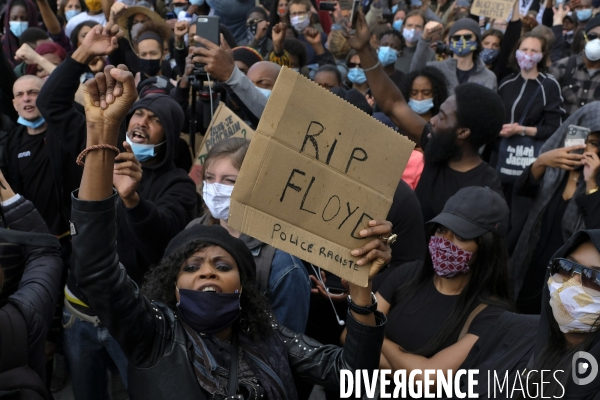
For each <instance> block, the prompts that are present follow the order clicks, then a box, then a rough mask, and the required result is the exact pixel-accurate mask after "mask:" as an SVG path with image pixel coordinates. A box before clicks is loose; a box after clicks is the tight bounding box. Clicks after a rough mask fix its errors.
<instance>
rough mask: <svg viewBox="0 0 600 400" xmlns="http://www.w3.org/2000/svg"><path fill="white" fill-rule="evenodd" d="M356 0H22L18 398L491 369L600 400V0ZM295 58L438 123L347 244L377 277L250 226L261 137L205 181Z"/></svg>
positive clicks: (259, 394) (155, 393)
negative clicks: (237, 211)
mask: <svg viewBox="0 0 600 400" xmlns="http://www.w3.org/2000/svg"><path fill="white" fill-rule="evenodd" d="M349 3H352V2H347V1H334V2H324V1H319V0H118V1H115V0H58V2H57V1H56V0H35V1H34V0H8V2H6V0H4V1H3V0H0V7H1V14H0V19H1V20H2V25H3V27H4V29H3V31H2V32H1V33H0V35H1V42H2V54H1V56H0V210H1V213H0V216H1V219H0V224H1V225H2V226H1V227H0V307H1V308H0V398H15V399H52V398H54V397H56V396H58V395H59V394H60V393H64V392H65V390H66V391H69V392H70V393H71V396H73V397H74V398H75V400H108V399H119V400H120V399H127V398H132V399H175V398H178V399H179V398H181V399H192V398H193V399H226V398H228V399H229V398H243V399H246V400H248V399H256V400H258V399H270V400H278V399H291V400H294V399H304V400H308V399H310V398H312V399H315V398H317V397H315V396H317V395H316V393H317V392H319V393H320V395H321V396H323V397H324V398H327V399H328V400H331V399H338V398H340V381H341V378H340V376H341V372H342V370H351V371H355V370H366V371H369V372H370V371H374V370H380V369H385V370H390V373H391V374H393V373H394V372H395V371H406V374H407V375H408V374H413V375H414V376H415V377H416V379H415V382H414V384H415V385H419V386H421V387H423V386H425V385H431V381H429V380H428V379H427V378H426V376H425V375H424V374H423V373H422V371H424V370H427V369H430V370H437V374H438V377H439V376H442V377H445V378H448V377H452V376H453V373H456V371H458V370H459V369H478V370H480V371H481V378H482V379H480V381H479V384H478V385H476V386H475V391H476V393H477V395H478V396H479V398H490V399H491V398H504V399H510V398H522V399H529V398H540V397H539V395H540V390H542V392H541V393H543V394H542V396H549V397H544V398H551V397H554V398H564V399H568V400H572V399H581V400H585V399H588V400H599V399H600V377H597V378H596V379H592V380H591V382H587V383H585V384H581V382H580V381H578V380H577V379H576V376H577V375H578V374H581V370H580V369H579V368H578V366H577V364H576V363H575V362H574V361H572V360H574V357H577V355H578V354H581V352H585V353H587V354H588V355H591V357H593V358H595V360H599V361H600V147H599V142H600V1H597V0H572V1H571V2H570V3H565V2H561V1H556V2H553V1H552V0H544V1H540V0H529V1H527V0H516V1H515V2H514V5H513V7H512V10H511V12H510V13H509V15H508V16H507V17H506V18H496V19H490V18H487V17H485V16H479V15H475V14H476V12H477V8H476V7H475V4H473V3H472V2H471V1H470V0H456V1H454V2H450V1H449V0H437V2H436V1H435V0H361V1H360V2H359V3H360V9H361V10H360V11H356V15H354V18H353V16H352V13H353V12H352V6H350V7H348V6H347V5H348V4H349ZM480 3H481V2H480ZM207 16H208V17H209V18H208V20H209V21H215V19H213V18H212V17H218V22H217V23H216V25H214V27H215V29H217V27H218V32H217V31H215V32H214V33H215V35H214V36H216V38H215V37H212V38H211V37H208V36H207V35H206V31H205V30H204V29H203V27H202V26H201V24H198V21H206V20H207V18H205V17H207ZM351 21H354V22H353V23H352V22H351ZM200 30H201V31H200ZM203 34H205V36H204V37H203V36H202V35H203ZM282 68H290V69H292V70H294V71H296V72H297V73H299V74H301V75H303V76H304V77H306V78H307V79H310V80H312V81H314V82H315V84H317V85H319V86H321V88H322V90H324V91H325V90H328V91H331V92H333V93H334V94H335V95H337V96H339V97H340V98H342V99H344V100H345V101H347V102H349V103H351V104H352V105H354V106H356V108H357V110H356V111H355V112H357V113H366V114H367V115H362V114H361V115H362V116H363V117H364V118H375V119H377V120H379V121H380V122H382V123H383V124H385V125H386V126H388V127H389V128H391V129H392V130H394V131H395V132H396V133H397V134H398V135H403V136H405V137H407V138H408V139H410V140H411V141H413V142H414V143H415V144H416V147H415V149H414V150H413V151H412V154H411V155H410V158H409V161H408V164H407V166H406V168H405V170H404V171H403V172H401V171H381V172H380V173H381V174H396V175H397V177H398V179H400V178H401V180H400V182H399V185H398V187H397V189H396V191H395V194H394V196H393V202H392V206H391V209H390V211H389V213H388V215H387V218H386V220H373V221H369V222H368V225H367V226H365V227H364V229H362V230H361V231H360V235H361V236H362V237H363V238H364V239H365V241H364V243H365V244H364V246H363V247H361V248H358V249H355V250H353V251H352V252H351V255H352V256H354V257H356V259H357V260H358V261H357V265H358V266H359V268H361V267H362V268H367V267H363V265H365V264H368V265H370V270H369V282H368V285H367V287H361V286H358V285H355V284H352V283H350V282H347V281H345V280H344V279H341V278H340V277H338V276H335V275H334V274H332V273H330V272H327V271H325V270H322V269H321V268H320V266H319V265H312V264H310V263H309V262H306V261H304V260H301V259H300V258H298V257H296V256H294V255H292V254H289V253H286V252H285V251H283V250H281V249H278V248H275V247H273V246H271V245H270V244H267V243H263V242H261V241H260V240H258V239H256V238H253V237H251V236H248V235H246V234H245V233H243V232H239V231H237V230H236V229H234V228H233V227H232V226H230V225H229V223H228V218H229V206H230V198H231V195H232V191H233V188H234V186H235V183H236V181H237V180H238V175H239V174H240V170H241V169H242V168H243V164H244V160H245V159H246V158H247V152H248V148H249V146H250V141H248V140H246V139H242V138H229V139H225V140H222V141H220V142H218V143H217V144H215V145H214V146H212V147H211V149H210V151H209V152H208V154H207V155H206V157H205V159H204V164H203V168H202V177H201V178H202V179H201V180H202V182H201V183H200V184H199V185H197V184H196V183H197V182H196V183H195V182H194V180H193V179H192V177H193V176H194V175H193V164H194V163H195V162H196V160H195V156H196V155H195V154H194V151H195V146H194V141H196V142H197V143H199V141H200V140H201V139H202V136H203V135H204V133H205V132H206V128H207V127H208V126H209V124H210V122H211V118H212V115H213V113H214V111H215V109H216V107H217V106H218V104H219V103H220V102H222V103H224V104H225V105H226V106H227V107H228V108H229V109H231V110H232V111H233V112H234V113H235V115H237V117H239V118H240V119H241V120H243V121H244V122H246V123H247V124H248V125H249V126H250V127H252V128H253V129H256V128H257V127H258V125H259V123H260V121H261V117H262V114H263V111H264V109H265V107H266V106H267V103H268V101H269V96H270V94H271V92H272V90H273V88H274V86H275V84H276V82H277V79H278V76H279V74H280V71H281V70H282ZM298 112H301V110H298ZM323 112H324V113H325V112H330V110H323ZM369 140H371V141H372V142H373V143H374V144H375V145H376V146H387V145H388V143H386V142H385V140H384V139H382V138H381V137H379V136H378V134H377V132H372V133H370V139H369ZM248 157H251V156H250V153H249V154H248ZM586 365H587V364H586ZM592 365H593V363H592ZM595 368H596V373H597V369H598V364H597V363H596V367H595ZM485 371H494V373H496V374H498V375H499V376H502V377H504V376H506V379H507V382H510V384H511V385H512V382H514V381H515V378H517V380H519V377H525V376H526V377H527V379H523V380H522V381H521V382H522V383H521V385H522V388H521V390H517V392H516V394H515V391H514V390H513V391H509V390H505V391H501V392H500V393H496V391H495V389H494V390H493V393H492V389H493V387H491V386H490V384H489V382H487V383H486V382H485V379H484V378H485V377H486V375H485V373H484V372H485ZM541 371H561V372H560V373H557V374H555V379H553V380H548V379H547V376H546V377H545V376H544V373H543V372H541ZM591 373H594V371H593V368H592V371H591ZM545 378H546V379H545ZM455 384H456V385H461V386H462V387H465V386H466V385H467V382H466V381H465V380H464V379H463V380H460V379H457V380H456V381H455ZM541 388H542V389H541ZM534 391H535V393H538V394H535V395H534V394H533V393H534ZM411 393H412V392H411ZM235 396H241V397H235ZM369 398H378V397H377V396H375V397H369ZM409 398H417V397H410V396H409ZM438 398H439V397H438ZM443 398H450V397H443Z"/></svg>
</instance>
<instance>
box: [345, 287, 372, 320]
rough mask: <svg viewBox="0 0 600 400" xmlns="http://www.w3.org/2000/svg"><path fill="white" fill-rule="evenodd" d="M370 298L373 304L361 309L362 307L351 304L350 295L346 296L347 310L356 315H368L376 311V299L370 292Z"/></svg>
mask: <svg viewBox="0 0 600 400" xmlns="http://www.w3.org/2000/svg"><path fill="white" fill-rule="evenodd" d="M371 297H372V299H373V303H372V304H371V305H369V306H366V307H362V306H359V305H356V304H354V303H353V302H352V297H351V296H350V295H348V308H349V309H350V311H354V312H355V313H357V314H360V315H369V314H371V313H373V312H375V311H377V298H376V297H375V294H373V293H372V292H371Z"/></svg>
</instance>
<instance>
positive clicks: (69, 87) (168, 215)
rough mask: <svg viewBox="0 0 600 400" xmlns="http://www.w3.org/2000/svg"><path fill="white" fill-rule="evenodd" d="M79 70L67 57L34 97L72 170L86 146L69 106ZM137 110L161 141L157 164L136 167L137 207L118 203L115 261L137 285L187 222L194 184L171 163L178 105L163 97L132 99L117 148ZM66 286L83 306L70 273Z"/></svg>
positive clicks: (82, 125) (80, 119) (82, 126)
mask: <svg viewBox="0 0 600 400" xmlns="http://www.w3.org/2000/svg"><path fill="white" fill-rule="evenodd" d="M85 69H86V66H85V65H83V64H80V63H78V62H77V61H75V60H73V59H72V58H71V57H67V59H66V60H65V61H64V62H63V63H62V64H61V65H59V66H58V67H57V68H56V70H55V71H54V72H53V73H52V74H51V75H50V76H49V77H48V80H47V81H46V83H45V84H44V86H43V87H42V90H41V91H40V94H39V95H38V99H37V106H38V108H39V109H40V112H41V113H42V115H43V116H44V118H45V119H46V122H47V123H48V132H52V133H53V134H54V135H57V136H60V137H59V138H60V141H61V143H63V145H64V146H65V147H68V149H69V151H68V154H69V156H70V157H71V158H72V160H70V162H69V165H72V166H73V168H78V167H77V166H76V164H75V158H76V157H77V155H78V154H79V152H81V151H82V150H83V149H84V148H85V146H86V129H87V128H86V122H85V115H84V114H82V113H81V112H79V111H77V110H76V109H75V108H74V106H73V104H74V101H73V99H74V96H75V92H76V91H77V88H78V87H79V80H78V79H73V77H79V76H81V74H82V73H83V72H85ZM138 108H144V109H147V110H149V111H151V112H153V113H154V114H156V115H157V116H158V118H159V119H160V121H161V124H162V126H163V129H164V132H165V138H166V142H167V143H166V146H161V147H162V149H161V150H159V153H158V154H157V155H156V157H158V158H160V157H162V159H160V161H157V162H156V163H154V164H153V163H150V164H152V165H146V164H148V163H145V164H144V165H142V169H143V175H142V181H141V182H140V185H139V187H138V190H137V192H138V194H139V196H140V202H139V204H138V205H137V206H136V207H134V208H131V209H127V208H125V206H124V205H123V202H122V201H121V200H120V199H119V200H118V202H119V204H118V206H117V218H118V225H119V230H118V236H117V242H118V252H119V260H120V261H121V263H123V265H124V266H125V268H126V269H127V274H128V275H129V276H130V277H131V278H132V279H133V280H134V281H136V282H138V283H140V282H141V280H142V277H143V275H144V274H145V272H146V271H147V270H148V267H150V265H152V264H154V263H158V262H159V261H160V259H161V257H162V254H163V251H164V249H165V248H166V246H167V244H168V243H169V241H170V240H171V239H172V238H173V237H174V236H175V235H176V234H177V233H179V232H180V231H182V230H183V229H184V228H185V226H186V225H187V224H188V223H189V222H190V221H191V220H192V219H193V217H194V212H195V209H196V203H197V195H196V188H195V185H194V182H193V181H192V180H191V179H190V178H189V177H188V175H187V173H186V172H185V171H184V170H182V169H178V168H176V167H175V164H174V162H173V159H174V154H175V144H176V143H177V141H178V140H179V134H180V131H181V124H182V121H183V111H182V110H181V107H179V105H178V104H177V103H176V102H175V101H174V100H173V99H171V98H170V97H169V96H165V95H151V96H147V97H145V98H143V99H140V100H138V101H137V102H136V103H135V104H134V105H133V107H132V108H131V111H130V114H129V116H128V117H127V119H126V121H125V122H124V123H123V124H122V126H121V132H120V136H119V144H122V143H123V141H124V140H125V130H126V128H127V124H128V122H129V119H130V117H131V114H132V113H133V112H134V111H135V110H136V109H138ZM119 147H121V146H119ZM158 158H157V159H158ZM79 184H80V182H70V184H69V185H68V187H75V188H77V187H79ZM71 265H73V263H72V264H71ZM67 286H68V287H69V290H70V291H71V292H72V293H73V294H74V295H75V296H76V297H77V298H79V299H81V300H82V301H84V302H85V300H84V298H83V294H82V293H81V292H80V291H79V290H78V288H77V287H76V284H75V282H74V275H73V274H70V276H69V281H68V283H67ZM80 296H81V297H80Z"/></svg>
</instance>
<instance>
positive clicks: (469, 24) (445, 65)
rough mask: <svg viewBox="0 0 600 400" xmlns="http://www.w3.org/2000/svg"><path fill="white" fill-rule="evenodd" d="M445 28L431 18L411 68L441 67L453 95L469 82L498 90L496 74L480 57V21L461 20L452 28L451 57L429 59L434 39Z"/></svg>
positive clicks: (450, 36)
mask: <svg viewBox="0 0 600 400" xmlns="http://www.w3.org/2000/svg"><path fill="white" fill-rule="evenodd" d="M443 29H444V26H443V25H442V24H440V23H439V22H434V21H431V22H428V23H427V25H425V30H424V32H423V36H421V39H419V43H418V44H417V51H416V52H415V56H414V57H413V60H412V63H411V65H410V70H411V71H416V70H418V69H422V68H425V67H426V66H432V67H435V68H437V69H439V70H440V71H442V73H443V74H444V76H445V77H446V80H447V82H448V91H449V92H450V93H451V94H452V93H453V92H454V88H456V86H458V85H460V84H461V83H465V82H473V83H478V84H480V85H482V86H485V87H488V88H490V89H492V90H497V88H498V84H497V81H496V75H494V73H493V72H492V71H490V70H489V69H487V68H486V66H485V63H484V62H483V61H482V60H481V58H480V57H479V52H480V51H481V49H482V46H481V29H480V28H479V25H478V24H477V22H475V21H474V20H472V19H470V18H462V19H459V20H458V21H456V22H455V23H454V25H452V27H451V28H450V31H449V33H448V36H449V38H450V45H449V48H450V50H451V51H452V53H453V56H452V57H451V58H447V59H446V60H444V61H431V62H427V61H426V58H425V57H424V55H425V54H426V51H427V50H428V49H430V46H431V38H432V37H433V36H434V35H435V34H436V33H438V32H439V31H441V30H443Z"/></svg>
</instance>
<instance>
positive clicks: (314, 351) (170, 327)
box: [71, 192, 385, 400]
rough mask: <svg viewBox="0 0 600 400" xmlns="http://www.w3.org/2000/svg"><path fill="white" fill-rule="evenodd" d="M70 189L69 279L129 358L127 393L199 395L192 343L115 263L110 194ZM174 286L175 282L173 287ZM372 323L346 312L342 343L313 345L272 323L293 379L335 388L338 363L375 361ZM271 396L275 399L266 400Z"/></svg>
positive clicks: (377, 344)
mask: <svg viewBox="0 0 600 400" xmlns="http://www.w3.org/2000/svg"><path fill="white" fill-rule="evenodd" d="M76 196H77V193H76V192H75V193H74V196H73V199H72V213H71V220H72V223H73V226H72V233H73V229H74V230H75V233H74V234H73V251H74V253H75V255H76V258H77V265H76V267H75V274H76V279H77V282H78V284H79V286H80V288H81V290H82V291H83V292H84V294H85V295H86V296H87V297H88V299H89V302H90V306H91V307H92V308H93V309H94V310H95V311H96V312H97V315H98V317H99V318H100V321H102V324H103V325H105V326H106V327H107V328H108V330H109V332H110V333H111V335H112V336H113V337H114V338H115V339H116V340H117V342H118V343H119V344H120V345H121V348H122V349H123V351H124V353H125V355H126V356H127V359H128V360H129V363H130V364H129V371H128V381H129V393H130V395H131V397H132V398H133V399H144V400H146V399H153V400H154V399H178V398H181V399H207V398H209V397H210V395H209V394H208V393H206V392H205V391H204V390H203V389H202V388H201V387H200V385H199V384H198V381H197V378H196V376H195V374H194V370H193V366H192V360H193V347H192V343H191V342H190V341H189V340H188V338H187V335H186V333H185V330H184V328H183V326H182V324H181V323H180V322H179V321H178V319H177V315H176V314H175V313H174V311H173V310H172V309H170V308H169V307H166V306H165V305H163V304H161V303H158V302H153V301H151V299H148V298H146V297H145V296H141V295H137V294H136V289H135V285H134V284H133V283H132V282H130V281H129V279H128V278H127V275H126V274H125V272H124V271H123V270H121V269H120V268H119V260H118V257H117V247H116V226H115V223H116V222H115V201H114V195H113V196H111V197H110V198H108V199H106V200H103V201H81V200H78V199H77V198H76ZM173 289H175V288H173ZM376 319H377V326H368V325H363V324H361V323H359V322H358V321H356V320H355V319H354V318H352V316H351V314H350V313H348V318H347V320H346V326H347V329H348V335H347V337H346V344H345V346H344V348H343V349H342V348H340V347H337V346H332V345H321V344H320V343H318V342H316V341H314V340H312V339H310V338H308V337H306V336H304V335H296V334H294V333H293V332H291V331H290V330H288V329H286V328H284V327H280V326H277V325H275V326H274V329H277V332H278V334H279V335H280V337H281V339H282V340H283V342H284V343H285V346H287V354H288V361H289V364H290V368H291V370H292V373H293V374H294V376H295V377H296V378H299V379H302V380H304V381H307V382H310V383H314V384H319V385H323V386H325V387H327V388H330V389H333V390H339V376H340V370H341V369H349V370H352V371H354V370H356V369H366V370H370V371H371V370H373V369H376V368H378V366H379V358H380V353H381V345H382V343H383V336H384V324H385V317H384V316H383V314H381V313H379V312H377V313H376ZM270 400H277V399H270Z"/></svg>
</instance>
